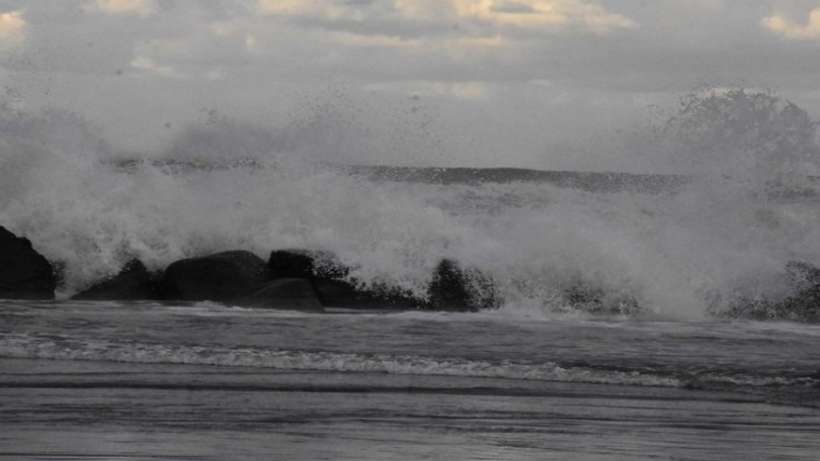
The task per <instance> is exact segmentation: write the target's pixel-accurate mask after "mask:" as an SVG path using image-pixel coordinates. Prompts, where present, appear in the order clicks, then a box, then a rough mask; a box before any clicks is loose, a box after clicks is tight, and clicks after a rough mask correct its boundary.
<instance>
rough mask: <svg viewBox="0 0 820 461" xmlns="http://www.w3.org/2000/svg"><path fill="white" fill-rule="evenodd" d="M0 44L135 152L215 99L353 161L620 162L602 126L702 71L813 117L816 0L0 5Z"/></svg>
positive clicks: (38, 92) (229, 0)
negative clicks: (323, 141)
mask: <svg viewBox="0 0 820 461" xmlns="http://www.w3.org/2000/svg"><path fill="white" fill-rule="evenodd" d="M0 56H2V57H1V58H0V63H1V65H2V66H1V67H0V79H1V80H2V83H3V85H4V86H5V87H6V89H7V91H10V92H12V93H14V94H19V99H20V101H21V102H22V104H24V105H26V106H27V107H32V108H33V107H41V106H44V105H45V106H50V107H59V108H66V109H69V110H72V111H74V112H77V113H79V114H82V115H83V116H85V117H87V118H88V119H90V120H92V121H93V122H94V123H95V124H97V125H98V126H99V127H101V129H102V130H104V132H105V133H106V135H107V136H108V137H109V138H110V139H112V140H113V141H114V142H115V143H117V144H119V145H122V146H125V147H127V148H128V149H132V150H141V151H147V150H155V149H159V148H160V146H161V145H162V144H163V143H164V142H167V141H168V140H169V139H170V138H171V137H172V136H174V134H175V133H177V132H178V130H179V129H180V128H182V127H184V126H186V125H187V124H189V123H191V122H197V121H200V122H201V121H203V120H206V119H207V117H208V113H209V111H212V110H216V111H218V113H220V114H223V115H225V116H228V117H231V118H234V119H237V120H241V119H245V120H252V121H254V122H255V123H257V124H260V125H269V126H279V127H281V126H286V125H294V124H296V125H298V124H300V123H301V124H303V125H305V124H307V125H310V124H311V123H313V124H315V125H316V126H319V128H317V129H321V127H324V129H325V131H327V132H330V133H331V134H327V133H323V134H322V136H326V137H329V138H333V137H334V136H335V134H333V133H336V132H344V131H349V132H351V133H354V135H350V133H348V134H347V135H346V136H347V137H348V138H353V137H358V138H361V137H372V139H373V141H372V142H369V141H368V142H363V143H362V145H361V146H358V145H357V146H352V147H350V146H349V147H348V150H349V151H352V150H356V149H359V150H362V151H365V150H367V151H368V152H367V153H366V154H362V157H361V158H356V156H355V154H352V153H351V152H340V153H339V155H343V156H347V157H350V160H354V161H359V160H360V161H381V162H387V163H396V162H401V163H442V164H445V163H462V164H476V165H490V164H496V165H520V166H536V167H557V168H570V167H571V168H597V167H621V166H622V165H618V164H617V163H618V161H619V160H616V159H613V158H608V157H607V155H606V154H605V153H603V151H601V150H600V146H601V144H603V143H605V141H603V140H605V139H608V138H607V137H608V136H610V135H611V134H612V133H613V132H618V131H620V130H629V129H632V127H634V126H637V125H639V124H640V123H641V122H642V119H646V118H647V117H649V114H650V113H651V112H652V110H650V106H651V105H652V104H656V103H657V104H660V105H661V106H662V107H666V106H668V105H669V104H671V103H672V102H673V101H674V99H675V98H677V97H679V96H680V95H682V94H683V93H685V92H687V91H690V90H692V89H695V88H697V87H699V86H703V85H708V86H716V87H720V86H730V85H737V84H742V85H746V86H750V87H765V88H772V89H775V90H777V91H778V92H779V93H780V94H782V95H785V96H787V97H789V98H791V99H793V100H795V101H796V102H797V103H798V104H800V105H801V106H803V107H805V108H807V109H808V110H809V111H810V112H811V113H812V114H813V115H814V116H815V117H816V116H818V115H820V1H818V0H814V1H810V0H207V1H205V0H203V1H194V0H59V1H56V0H0ZM323 117H324V118H323ZM316 120H321V123H320V122H316ZM643 121H645V120H643ZM322 124H324V125H322ZM320 131H321V130H320ZM317 136H319V135H317ZM340 136H341V135H340ZM342 138H344V136H342ZM348 141H349V142H351V143H353V144H355V141H351V140H349V139H348ZM348 141H340V142H342V143H343V142H348ZM365 144H366V145H367V146H368V147H364V146H365ZM374 146H375V147H374ZM627 162H628V160H627ZM623 167H624V168H630V166H628V165H627V166H623Z"/></svg>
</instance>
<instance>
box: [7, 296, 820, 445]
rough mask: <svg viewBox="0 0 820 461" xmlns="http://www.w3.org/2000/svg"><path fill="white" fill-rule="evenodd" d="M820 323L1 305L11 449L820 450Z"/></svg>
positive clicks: (204, 305)
mask: <svg viewBox="0 0 820 461" xmlns="http://www.w3.org/2000/svg"><path fill="white" fill-rule="evenodd" d="M818 348H820V327H816V326H809V325H800V324H792V323H760V322H748V321H673V320H659V319H654V320H652V319H645V320H628V319H613V318H610V319H604V318H598V319H552V320H547V319H533V318H515V317H514V316H510V315H505V314H503V313H501V312H494V313H484V314H435V313H386V314H376V313H370V314H363V313H351V312H341V311H339V312H333V313H330V314H323V315H318V314H315V315H311V314H303V313H296V312H286V311H283V312H271V311H263V310H253V309H242V308H235V307H226V306H219V305H215V304H209V303H201V304H196V305H185V306H181V305H178V306H175V305H158V304H150V303H133V304H112V303H99V302H94V303H78V302H42V303H32V302H12V301H3V302H1V303H0V414H2V418H0V459H37V460H58V459H59V460H68V459H117V460H120V459H121V460H137V459H139V460H142V459H186V460H187V459H213V460H217V459H334V460H336V459H350V460H354V459H381V460H415V459H487V460H490V459H522V460H524V459H580V460H589V459H592V460H594V459H601V460H603V459H679V460H684V459H692V460H695V459H697V460H705V459H714V460H723V459H738V458H741V457H742V458H747V459H782V460H791V459H807V460H808V459H816V457H817V454H818V453H820V438H818V437H817V435H818V434H820V359H819V358H818V355H817V350H818Z"/></svg>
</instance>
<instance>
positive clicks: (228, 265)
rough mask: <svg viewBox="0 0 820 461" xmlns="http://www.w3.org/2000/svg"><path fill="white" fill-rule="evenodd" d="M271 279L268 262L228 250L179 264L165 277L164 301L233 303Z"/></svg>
mask: <svg viewBox="0 0 820 461" xmlns="http://www.w3.org/2000/svg"><path fill="white" fill-rule="evenodd" d="M268 280H269V276H268V272H267V266H266V264H265V261H264V260H262V259H261V258H259V257H258V256H256V255H255V254H253V253H249V252H247V251H227V252H224V253H217V254H213V255H210V256H204V257H201V258H191V259H183V260H181V261H177V262H175V263H173V264H171V265H170V266H168V268H167V269H165V273H164V274H163V275H162V280H161V281H160V284H159V293H160V296H161V298H162V299H166V300H185V301H205V300H209V301H216V302H233V301H236V300H238V299H240V298H241V297H243V296H248V295H249V294H250V293H254V292H256V291H258V290H259V289H261V288H262V286H263V285H264V284H265V283H266V282H267V281H268Z"/></svg>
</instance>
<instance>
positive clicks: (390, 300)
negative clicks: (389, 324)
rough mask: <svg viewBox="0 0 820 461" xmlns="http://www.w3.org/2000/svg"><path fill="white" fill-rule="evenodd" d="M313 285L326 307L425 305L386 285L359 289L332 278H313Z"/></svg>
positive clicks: (384, 307)
mask: <svg viewBox="0 0 820 461" xmlns="http://www.w3.org/2000/svg"><path fill="white" fill-rule="evenodd" d="M313 286H314V287H315V289H316V293H317V294H318V296H319V300H320V301H321V302H322V305H323V306H326V307H341V308H346V309H375V310H382V309H388V310H415V309H420V308H422V307H423V306H424V305H425V303H424V301H422V300H420V299H417V298H414V297H413V296H412V295H410V294H408V293H405V292H403V291H402V290H399V289H397V288H390V287H386V286H379V287H375V288H372V289H361V288H357V287H356V286H355V285H353V284H352V283H350V282H346V281H344V280H332V279H315V280H313Z"/></svg>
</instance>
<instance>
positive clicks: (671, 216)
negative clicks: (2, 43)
mask: <svg viewBox="0 0 820 461" xmlns="http://www.w3.org/2000/svg"><path fill="white" fill-rule="evenodd" d="M707 102H708V103H709V104H711V102H713V101H711V100H710V101H707ZM741 102H744V100H743V98H741ZM707 106H708V104H707ZM740 106H742V107H740ZM740 106H739V107H737V108H735V109H736V110H734V109H732V107H731V106H729V107H728V108H727V110H728V112H729V113H728V115H727V116H726V117H723V115H720V117H723V118H722V119H719V120H716V119H715V117H711V118H710V117H705V118H703V119H702V120H699V121H698V120H695V122H698V123H687V124H686V125H685V126H686V127H689V128H691V127H694V129H692V131H691V132H690V133H684V134H687V136H684V141H685V142H684V143H683V144H679V145H678V147H680V146H684V147H687V146H688V147H687V148H689V149H690V151H686V150H685V149H684V150H681V149H678V148H675V149H672V151H673V152H674V153H675V154H676V156H677V157H678V158H682V159H683V160H684V161H683V162H682V163H687V161H688V160H692V162H693V163H695V165H694V168H690V169H683V171H678V169H676V168H670V169H671V170H673V172H675V173H676V174H674V175H658V174H647V175H627V174H591V173H579V172H563V173H562V172H539V171H532V170H520V169H492V170H476V169H470V168H466V169H436V168H396V167H388V166H351V165H340V164H338V163H337V162H334V158H333V152H330V151H329V152H319V153H316V152H305V151H300V150H299V149H295V148H294V149H290V147H288V146H291V144H289V143H288V142H284V141H283V142H281V143H280V142H278V141H277V138H276V137H275V136H273V135H270V136H269V135H267V134H264V133H263V134H260V132H259V131H258V130H257V131H254V130H251V131H247V130H245V131H243V130H242V129H240V128H237V126H236V125H231V124H227V125H224V124H222V125H220V124H219V123H217V124H215V125H214V126H207V127H202V128H199V129H198V131H197V130H193V131H191V132H190V133H188V137H186V136H182V137H180V139H179V140H178V142H176V143H174V144H173V145H172V146H171V147H170V148H169V150H168V151H167V152H161V153H159V154H155V155H151V154H149V153H141V154H140V153H137V154H134V153H130V154H124V153H121V152H116V151H115V150H114V149H113V148H111V147H110V145H108V144H107V143H106V142H104V140H103V139H101V138H100V137H98V136H96V134H95V133H94V132H93V130H90V129H89V128H88V126H87V125H85V124H84V123H83V122H82V121H81V120H78V119H77V118H76V117H74V116H71V115H70V114H69V115H66V114H62V113H60V112H58V111H52V112H45V113H43V114H40V115H36V116H33V115H27V114H23V113H19V112H14V111H12V112H9V110H8V108H2V109H3V110H0V225H3V226H5V227H6V228H8V229H9V230H11V231H12V232H14V233H16V234H18V235H22V236H25V237H27V238H29V239H30V240H31V241H32V243H33V245H34V247H35V248H36V249H37V250H38V251H40V252H41V253H42V254H43V255H44V256H46V257H47V258H48V259H49V260H50V261H52V262H53V263H54V265H55V267H56V268H57V270H58V272H59V275H60V284H59V287H58V293H57V295H58V296H57V300H56V301H53V302H18V301H10V300H9V301H0V459H48V460H56V459H59V460H67V459H128V460H135V459H213V460H221V459H331V460H337V459H351V460H361V459H378V460H401V459H407V460H417V459H431V460H433V459H488V460H490V459H492V460H495V459H521V460H528V459H579V460H596V459H599V460H609V459H675V460H685V459H691V460H696V459H697V460H702V459H713V460H725V459H744V458H745V459H750V460H751V459H782V460H789V459H817V458H818V456H820V437H818V435H820V358H818V357H820V355H818V350H820V326H817V325H813V324H809V323H801V322H803V321H806V320H811V315H803V316H800V315H798V316H794V317H792V318H790V320H793V322H783V321H770V322H754V321H749V320H743V319H733V318H730V317H732V315H731V314H732V313H737V312H738V311H739V310H738V307H744V306H756V307H757V308H759V309H758V311H757V312H756V313H757V314H758V317H761V318H765V317H766V316H767V315H769V314H771V316H776V315H780V314H779V313H778V312H777V311H776V310H772V311H771V312H768V311H767V310H766V309H765V306H769V305H774V304H776V303H777V302H779V301H782V300H784V299H787V298H788V297H790V296H794V295H795V294H796V293H799V290H801V289H805V283H806V282H807V281H806V280H802V281H801V280H797V279H799V277H797V278H796V277H795V274H794V273H791V272H790V271H789V270H788V269H787V267H789V263H792V262H802V263H806V264H809V265H814V266H820V245H818V242H820V193H818V180H817V178H816V177H812V176H811V174H806V173H807V172H811V171H812V170H810V169H807V168H803V166H802V164H800V163H799V162H802V161H803V160H804V159H805V158H806V156H807V155H808V154H810V153H811V149H813V148H815V147H816V125H813V124H811V123H807V124H802V125H800V126H803V131H800V130H797V131H795V130H794V129H792V128H794V127H790V126H787V125H786V126H784V125H783V124H782V123H780V122H777V123H775V122H776V120H775V122H772V126H770V127H767V129H766V130H762V129H761V130H757V129H756V131H754V132H753V133H752V134H751V135H750V134H749V133H747V132H743V133H739V134H736V131H737V130H736V128H737V126H738V124H737V123H735V122H736V121H737V120H746V119H748V118H749V117H751V116H754V117H752V118H753V119H754V120H752V121H754V122H755V123H754V124H746V125H749V126H756V127H757V126H758V125H757V123H758V119H757V118H756V114H751V115H750V114H749V113H748V111H747V109H745V108H744V107H745V106H743V104H741V105H740ZM790 110H792V112H793V109H790ZM4 111H5V112H4ZM6 112H9V113H6ZM698 113H699V112H698ZM724 115H725V114H724ZM770 115H771V114H770ZM744 117H746V118H744ZM718 118H719V117H718ZM775 118H776V117H775ZM721 120H723V122H725V124H724V125H721V124H720V123H719V122H720V121H721ZM747 121H748V120H747ZM689 122H691V120H689ZM223 125H224V126H223ZM740 125H743V124H740ZM746 125H743V126H746ZM798 128H799V127H798ZM778 130H779V131H778ZM203 133H204V134H203ZM755 133H756V135H760V136H763V135H765V136H770V135H772V136H775V135H776V136H775V138H776V139H778V140H779V141H782V142H768V141H767V142H762V141H766V140H767V139H769V138H766V139H762V140H761V139H757V138H754V136H753V135H755ZM773 133H774V134H773ZM306 135H310V133H307V134H306ZM790 137H793V138H795V139H797V141H795V142H791V141H790V139H791V138H790ZM693 139H694V141H693ZM280 141H281V140H280ZM665 141H669V142H672V144H675V142H677V141H674V140H665ZM673 141H674V142H673ZM758 141H761V142H758ZM798 141H799V142H798ZM812 143H814V144H812ZM297 144H298V143H297ZM661 144H663V143H661ZM809 144H811V145H810V146H809ZM784 146H785V147H784ZM789 146H791V147H789ZM807 146H808V147H807ZM291 147H292V146H291ZM662 147H663V145H658V146H655V145H653V146H652V148H653V149H654V148H657V149H659V150H660V149H661V148H662ZM766 149H768V150H766ZM784 149H785V150H789V149H791V151H787V152H783V150H784ZM807 149H808V150H807ZM687 152H689V153H690V154H691V156H687V155H684V154H686V153H687ZM784 159H785V160H784ZM786 160H789V162H791V163H789V162H787V161H786ZM795 162H797V163H795ZM411 163H412V162H411ZM669 166H670V167H672V166H677V167H680V166H681V165H680V163H679V164H677V165H675V164H674V162H673V163H670V165H669ZM813 171H816V169H815V170H813ZM798 173H800V174H798ZM282 248H305V249H312V250H323V251H326V252H330V253H333V254H334V255H336V256H337V257H338V259H339V261H340V262H341V263H343V264H344V265H346V266H347V267H349V268H350V272H349V277H350V281H351V282H355V283H357V284H358V285H360V286H362V287H374V286H384V285H387V286H392V287H397V288H400V289H402V290H405V291H408V292H410V293H412V294H413V295H416V296H418V297H424V296H426V294H427V287H428V285H429V283H430V280H431V278H432V274H433V270H434V268H435V267H436V265H437V264H439V262H440V261H441V259H442V258H451V259H453V260H455V261H457V262H458V264H460V265H461V266H462V267H464V268H467V269H470V270H471V271H478V273H480V274H481V280H482V281H485V282H488V284H489V286H491V287H492V290H493V292H494V294H495V295H496V296H497V297H498V299H499V300H500V305H499V308H498V309H497V310H491V311H486V312H481V313H473V314H444V313H423V312H403V313H401V312H375V311H373V312H351V311H348V312H345V311H341V310H333V309H331V310H330V312H329V313H327V314H322V315H310V314H304V313H295V312H288V311H264V310H253V309H241V308H237V307H231V306H220V305H216V304H209V303H199V304H176V305H174V304H153V303H131V304H120V303H79V302H74V301H71V300H70V297H71V295H72V294H74V293H76V292H78V291H80V290H82V289H84V288H86V287H88V286H89V285H91V284H93V283H94V282H95V281H97V280H99V279H101V278H104V277H107V276H110V275H112V274H115V273H117V272H118V271H119V270H120V268H121V267H122V266H123V265H124V264H125V263H126V262H127V261H129V260H131V259H133V258H139V259H140V260H142V261H143V262H144V263H145V264H146V265H147V266H148V267H149V268H150V269H151V270H157V271H158V270H162V268H164V267H165V266H166V265H168V264H169V263H171V262H173V261H175V260H178V259H181V258H185V257H193V256H200V255H205V254H209V253H213V252H218V251H225V250H235V249H245V250H249V251H252V252H254V253H256V254H258V255H259V256H260V257H266V256H267V255H268V254H269V252H270V251H271V250H274V249H282ZM792 267H794V266H792ZM470 273H472V272H470ZM798 275H799V274H798ZM801 283H802V284H803V285H801ZM801 287H802V288H801ZM767 303H768V304H767ZM772 303H774V304H772ZM761 306H763V307H762V308H761ZM808 310H811V309H808ZM740 311H742V309H740ZM804 314H805V313H804ZM808 314H811V312H809V313H808ZM775 320H777V319H775ZM780 320H782V317H781V318H780Z"/></svg>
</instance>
